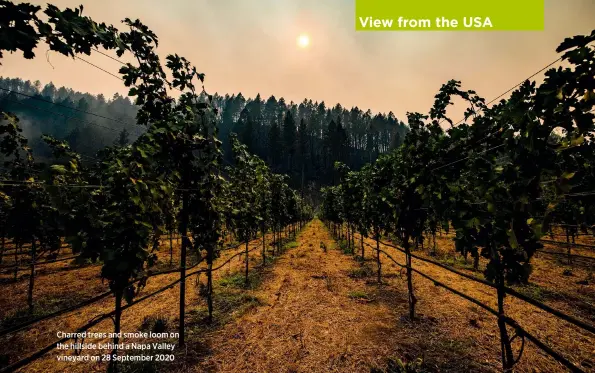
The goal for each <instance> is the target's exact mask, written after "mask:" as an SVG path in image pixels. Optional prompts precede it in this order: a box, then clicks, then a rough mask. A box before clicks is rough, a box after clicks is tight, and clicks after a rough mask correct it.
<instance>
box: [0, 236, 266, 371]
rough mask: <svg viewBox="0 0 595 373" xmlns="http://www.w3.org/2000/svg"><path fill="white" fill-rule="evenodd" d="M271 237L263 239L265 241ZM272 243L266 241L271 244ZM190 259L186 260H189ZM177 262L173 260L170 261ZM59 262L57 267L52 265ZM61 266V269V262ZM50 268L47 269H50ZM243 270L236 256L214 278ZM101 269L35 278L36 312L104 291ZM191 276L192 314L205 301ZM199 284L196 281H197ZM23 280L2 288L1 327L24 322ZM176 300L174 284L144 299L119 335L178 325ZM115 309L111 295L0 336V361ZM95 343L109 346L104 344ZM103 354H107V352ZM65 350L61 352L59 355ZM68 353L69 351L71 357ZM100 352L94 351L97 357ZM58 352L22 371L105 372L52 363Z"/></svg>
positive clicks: (256, 258) (256, 257)
mask: <svg viewBox="0 0 595 373" xmlns="http://www.w3.org/2000/svg"><path fill="white" fill-rule="evenodd" d="M269 240H270V236H269V235H268V236H267V242H269ZM269 244H270V242H269ZM261 245H262V241H261V240H260V239H258V240H255V241H252V242H251V243H250V248H252V247H261ZM243 250H244V246H243V245H242V246H241V247H240V248H238V249H237V250H229V251H226V252H224V253H223V254H222V256H221V257H220V258H218V259H217V260H216V261H215V263H214V265H215V266H216V265H217V263H223V262H225V261H226V259H227V258H229V257H230V256H232V255H234V254H236V253H238V252H240V251H243ZM178 253H179V244H176V245H175V246H174V258H175V256H176V254H178ZM260 255H261V254H260V250H255V251H253V252H251V253H250V257H251V263H250V266H251V267H254V266H255V265H257V264H258V265H260V263H261V260H260V258H261V256H260ZM160 258H162V259H161V263H158V266H157V268H158V269H159V268H165V267H168V266H169V243H168V242H163V245H162V251H161V255H160ZM189 261H190V260H189ZM174 263H175V261H174ZM57 264H59V263H56V265H57ZM60 264H61V265H64V264H62V263H60ZM53 265H54V264H51V265H48V266H53ZM243 266H244V256H243V255H241V256H239V257H236V258H234V259H233V260H232V261H231V262H230V263H229V264H228V265H226V266H225V267H224V268H222V269H221V270H220V271H217V272H215V273H214V275H213V278H214V279H215V280H217V279H219V278H220V277H222V276H225V275H226V274H228V273H229V272H230V271H236V270H238V269H239V268H243ZM99 269H100V266H97V265H95V266H88V267H85V268H77V269H73V270H70V271H63V272H60V271H56V272H53V273H50V274H47V275H39V276H37V279H36V288H35V294H34V299H35V300H36V306H37V311H36V312H37V313H38V314H44V313H49V312H52V311H55V310H57V309H62V308H64V307H65V306H68V305H71V304H76V303H78V302H80V301H82V300H84V299H88V298H90V297H92V296H94V295H97V294H99V293H101V292H104V291H106V290H108V286H107V284H106V283H102V281H101V279H100V277H99ZM178 277H179V275H178V274H176V273H174V274H170V275H161V276H158V277H155V278H152V279H149V281H148V283H147V286H146V287H145V288H144V289H143V290H142V291H141V293H140V294H139V296H143V295H145V294H149V293H151V292H153V291H155V290H157V289H159V288H161V287H163V286H164V285H166V284H168V283H171V282H173V281H175V280H176V279H177V278H178ZM197 278H198V277H195V278H190V279H188V280H187V285H186V302H187V309H189V310H191V309H192V307H193V306H194V305H198V304H203V303H204V300H203V299H202V297H201V296H200V294H199V289H200V282H203V283H204V282H205V281H206V278H205V275H202V276H201V277H200V280H198V281H197ZM199 281H200V282H199ZM27 283H28V282H27V281H26V278H23V279H22V280H21V281H19V282H17V283H7V284H4V285H3V287H2V292H3V296H2V297H0V310H1V315H3V316H2V317H3V319H4V321H3V324H4V326H8V325H9V324H11V323H19V322H20V321H21V320H22V319H20V320H19V319H15V318H14V317H13V315H25V314H26V312H25V311H24V310H25V309H26V288H27ZM178 301H179V286H177V285H176V286H174V287H173V288H172V289H170V290H167V291H165V292H163V293H161V294H159V295H157V296H155V297H153V298H151V299H150V300H147V301H145V302H143V303H141V304H139V305H137V306H135V307H133V308H131V309H130V310H129V311H124V313H123V316H122V331H123V332H132V331H137V330H139V329H140V328H141V326H142V325H143V321H144V319H145V318H146V317H147V316H154V315H159V316H160V317H162V318H166V319H167V320H168V323H169V325H177V323H178ZM113 308H114V301H113V299H112V298H111V297H109V298H107V299H104V300H103V301H100V302H98V303H95V304H93V305H91V306H88V307H84V308H82V309H80V310H78V311H75V312H72V313H70V314H67V315H64V316H61V317H58V318H56V319H52V320H47V321H43V322H40V323H38V324H36V325H35V326H33V327H32V328H30V329H28V330H27V331H24V332H20V333H17V334H14V335H9V336H6V337H4V338H0V343H2V344H3V345H4V346H10V348H9V349H2V351H1V352H0V359H1V358H2V355H4V359H6V358H8V359H10V362H14V361H16V360H18V359H20V358H23V357H25V356H27V355H28V354H30V353H32V352H34V351H36V350H38V349H40V348H42V347H45V346H46V345H49V344H51V343H53V342H54V341H55V340H57V339H58V338H57V336H56V333H57V332H58V331H64V332H73V331H75V330H76V329H77V328H78V327H80V326H82V325H84V324H86V323H87V322H89V321H90V320H92V319H93V318H94V317H96V316H98V315H102V314H104V313H108V312H110V311H112V310H113ZM90 331H91V332H111V331H113V324H112V323H111V322H110V321H109V320H106V321H103V322H101V323H100V324H98V325H97V326H95V327H93V328H91V329H90ZM95 342H108V341H107V340H104V341H100V340H95ZM105 352H107V351H105ZM63 353H64V352H63V351H62V352H60V354H63ZM70 353H71V352H68V354H70ZM100 353H103V352H102V351H97V354H100ZM56 355H58V352H57V351H56V350H54V351H52V352H51V353H48V354H47V355H46V356H45V357H44V358H41V359H39V360H37V361H36V362H34V363H32V364H30V365H28V366H26V367H25V368H23V369H21V370H20V371H21V372H89V371H92V372H95V371H97V372H102V371H105V364H103V363H101V364H99V363H74V364H73V363H66V362H58V361H56Z"/></svg>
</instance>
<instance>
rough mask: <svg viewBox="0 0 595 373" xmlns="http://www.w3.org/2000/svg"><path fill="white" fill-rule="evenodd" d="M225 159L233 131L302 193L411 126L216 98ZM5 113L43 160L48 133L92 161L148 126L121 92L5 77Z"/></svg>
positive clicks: (317, 105) (364, 114)
mask: <svg viewBox="0 0 595 373" xmlns="http://www.w3.org/2000/svg"><path fill="white" fill-rule="evenodd" d="M212 102H213V105H214V106H215V107H216V108H217V109H218V114H217V118H216V120H217V122H218V127H219V138H220V140H221V141H222V142H223V149H224V157H225V159H226V160H227V161H231V160H232V154H231V142H230V140H229V138H230V136H229V135H230V134H231V133H237V134H238V137H239V140H240V141H241V142H242V143H244V144H245V145H246V146H247V148H248V150H249V151H250V152H252V153H254V154H257V155H258V156H260V157H261V158H262V159H264V160H265V161H266V162H267V163H268V164H269V166H270V167H271V169H272V170H273V171H275V172H279V173H286V174H288V175H289V176H290V184H291V185H292V186H293V187H296V188H300V189H301V188H308V186H309V189H310V191H313V190H315V189H316V187H317V186H318V185H320V184H322V185H325V184H329V183H333V182H335V181H336V176H337V175H336V173H335V172H334V170H333V164H334V162H335V161H340V162H342V163H345V164H347V165H349V166H350V167H352V168H355V169H358V168H360V167H361V166H362V165H363V164H365V163H368V162H372V161H374V160H376V158H378V156H379V155H380V154H382V153H385V152H387V151H388V150H390V149H394V148H396V147H397V146H398V145H400V144H401V143H402V141H403V138H404V137H405V135H406V134H407V132H408V127H407V126H406V125H405V124H404V123H403V122H401V121H399V120H398V119H397V118H395V116H394V114H393V113H392V112H390V113H388V114H382V113H378V114H373V113H372V112H371V111H370V110H367V111H363V110H361V109H359V108H358V107H354V108H351V109H350V110H348V109H346V108H344V107H342V106H341V105H340V104H337V105H335V106H334V107H327V106H326V104H325V103H324V102H313V101H312V100H308V99H305V100H304V101H303V102H301V103H300V104H296V103H294V102H286V101H285V99H284V98H282V97H281V98H279V99H277V98H276V97H275V96H271V97H269V98H268V99H266V100H264V99H262V98H261V97H260V95H257V96H256V97H255V98H245V97H244V96H243V95H242V94H241V93H239V94H237V95H231V96H230V95H225V96H221V95H218V94H214V95H213V97H212ZM0 106H1V109H2V110H5V111H9V112H14V113H16V114H18V115H19V117H20V119H21V125H22V126H23V128H24V133H25V135H26V136H27V137H28V138H29V140H30V145H31V146H32V148H33V150H34V152H35V154H36V156H37V157H38V158H39V159H49V158H51V150H50V149H49V148H48V147H47V146H46V145H45V144H44V142H43V141H42V140H41V135H42V134H47V135H50V136H53V137H56V138H57V139H60V140H66V141H67V142H68V143H69V145H70V146H71V147H72V149H73V150H75V151H77V152H79V153H80V154H82V155H83V156H87V157H94V156H95V154H96V153H97V152H98V151H100V150H101V149H103V148H105V147H106V146H111V145H126V144H128V143H131V142H132V141H134V140H136V139H137V138H138V137H139V136H140V135H141V134H142V133H144V132H145V129H144V128H142V127H140V126H138V125H136V124H135V123H136V119H135V118H136V113H137V111H138V108H137V106H135V105H134V104H133V102H132V101H131V100H130V99H129V98H128V97H124V96H121V95H119V94H118V93H115V94H114V95H113V96H112V97H111V98H106V97H105V96H104V95H102V94H99V95H96V96H95V95H92V94H89V93H81V92H76V91H74V90H72V89H70V88H66V87H60V88H58V87H56V86H55V85H54V84H53V83H48V84H46V85H43V86H42V84H41V83H40V82H39V81H35V82H31V81H28V80H27V81H25V80H23V79H20V78H0Z"/></svg>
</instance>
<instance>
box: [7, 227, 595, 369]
mask: <svg viewBox="0 0 595 373" xmlns="http://www.w3.org/2000/svg"><path fill="white" fill-rule="evenodd" d="M366 241H367V242H368V243H370V244H371V243H372V240H366ZM267 242H268V240H267ZM437 242H438V246H439V250H438V255H437V256H436V257H435V258H437V259H439V260H443V261H446V262H449V263H452V264H455V265H456V266H458V267H460V268H463V269H466V270H469V271H470V272H471V269H469V265H465V263H464V262H463V261H462V260H461V259H460V258H458V257H456V256H455V254H454V251H453V247H452V241H451V238H449V237H447V236H443V237H438V240H437ZM358 243H359V242H358ZM259 244H260V241H257V242H255V243H253V245H256V246H258V245H259ZM426 245H427V243H426ZM251 247H253V246H252V245H251ZM285 248H286V250H285V252H284V253H283V254H282V255H281V256H280V257H278V258H274V259H272V260H271V261H270V263H271V264H272V265H268V266H267V267H265V268H263V269H262V268H261V269H255V267H257V266H260V263H261V260H260V250H256V251H255V252H254V253H252V255H251V260H250V266H251V268H252V269H251V272H250V273H251V275H250V276H251V277H250V284H249V286H245V285H244V284H243V276H242V273H243V272H242V268H243V263H244V262H243V258H242V257H239V258H236V259H234V260H233V261H232V263H230V264H229V265H226V266H225V268H223V269H222V270H221V271H218V272H217V273H216V274H215V275H214V280H215V297H214V302H215V322H214V323H212V324H208V323H206V322H205V318H206V309H205V302H204V299H203V297H202V295H201V294H200V288H201V285H200V284H201V283H203V284H204V281H205V278H204V277H205V276H202V277H201V278H200V279H199V281H195V280H194V279H192V280H191V281H188V284H187V318H186V323H187V335H188V338H187V345H186V348H185V349H180V348H176V350H175V353H176V361H175V363H173V364H166V365H165V364H164V365H160V366H155V365H152V366H147V367H134V368H139V369H141V370H137V371H143V372H150V371H152V370H151V369H158V371H159V372H168V373H178V372H180V373H181V372H251V373H252V372H254V373H261V372H262V373H264V372H296V373H297V372H302V373H306V372H370V370H371V369H373V368H385V367H386V366H387V359H388V358H390V359H391V361H395V359H401V360H403V361H405V362H407V361H409V362H412V361H416V359H418V358H423V365H422V369H423V370H421V371H424V372H482V373H483V372H498V371H499V370H500V357H499V354H500V350H499V335H498V330H497V325H496V319H495V318H494V317H493V316H492V315H490V314H488V313H487V312H485V311H483V310H481V309H479V308H478V307H476V306H474V305H472V304H471V303H469V302H468V301H466V300H464V299H462V298H460V297H458V296H456V295H454V294H452V293H450V292H448V291H447V290H445V289H441V288H437V287H435V286H434V285H433V284H432V283H430V282H429V281H427V280H424V279H422V278H421V277H419V276H415V275H414V287H415V291H416V295H417V298H418V300H419V303H418V306H417V313H418V319H417V320H414V321H411V320H409V318H408V317H407V316H406V315H407V309H408V308H407V287H406V283H405V281H404V278H401V276H400V275H399V273H400V271H399V270H400V268H398V267H397V266H396V265H394V264H393V263H392V262H390V261H389V260H388V259H387V258H385V257H382V258H383V259H382V272H383V284H382V285H377V284H376V283H375V279H376V266H375V262H374V261H373V260H370V258H371V254H372V252H371V250H370V249H369V248H368V247H366V259H367V260H365V261H359V262H358V261H356V260H354V259H355V258H354V257H353V256H351V255H346V254H344V253H343V250H342V249H341V247H340V246H339V245H338V244H337V243H336V242H335V241H334V240H332V239H331V237H330V236H329V234H328V232H327V231H326V229H325V228H324V226H323V225H322V223H321V222H320V221H317V220H315V221H313V222H311V223H309V225H308V226H307V227H306V228H305V230H304V231H303V232H302V233H301V234H300V235H299V236H298V238H297V240H296V242H295V243H289V244H286V245H285ZM382 248H383V249H384V250H386V251H388V252H390V253H391V255H393V257H394V258H395V259H397V260H398V261H399V262H404V255H402V254H400V253H398V252H396V251H395V250H394V249H391V248H388V247H382ZM242 249H243V248H240V249H239V250H242ZM176 250H177V249H176ZM176 252H177V251H176ZM237 252H238V251H234V252H227V253H225V254H224V256H223V257H222V258H220V259H218V262H219V263H222V262H223V261H225V259H226V258H228V257H229V256H230V255H233V254H235V253H237ZM356 252H357V253H358V254H359V252H360V251H359V250H358V249H356ZM164 253H167V254H168V251H167V249H166V251H165V252H164ZM417 253H418V254H421V255H426V254H425V253H422V252H417ZM577 253H578V251H577ZM164 255H165V254H164ZM174 257H175V256H174ZM166 259H167V260H166V261H167V262H168V261H169V255H167V256H166ZM470 262H471V260H470ZM166 264H167V263H165V265H166ZM414 266H415V267H416V268H418V269H419V270H421V271H422V272H424V273H427V274H428V275H430V276H432V277H434V278H436V279H437V280H439V281H442V282H445V283H447V284H449V285H452V286H453V287H455V288H456V289H458V290H461V291H464V292H465V293H467V294H469V295H471V296H473V297H475V298H477V299H479V300H481V301H483V302H484V303H487V304H489V305H491V306H492V307H495V304H496V296H495V292H494V291H493V290H492V289H490V288H487V287H485V286H483V285H481V284H478V283H475V282H472V281H469V280H465V279H463V278H460V277H459V276H457V275H455V274H452V273H450V272H448V271H445V270H444V269H441V268H438V267H435V266H432V265H430V264H425V263H422V262H419V261H416V260H414ZM483 266H485V261H484V260H482V261H481V262H480V267H483ZM568 268H569V267H568V266H566V265H561V264H560V263H559V262H557V261H555V260H551V259H545V258H544V255H543V256H542V255H540V256H539V257H537V258H535V260H534V273H533V275H532V278H531V281H532V286H530V287H526V288H524V289H523V291H525V292H526V293H528V294H530V295H531V296H534V297H536V298H537V299H539V300H541V301H543V302H545V303H548V304H550V305H552V306H553V307H555V308H558V309H560V310H562V311H564V312H568V313H571V314H573V315H576V316H577V317H582V318H583V319H588V320H590V321H593V317H594V316H593V315H594V314H595V312H593V309H592V308H589V307H592V304H593V302H594V301H595V300H594V299H593V297H594V293H595V292H593V282H591V283H589V284H588V285H580V284H577V282H579V281H580V280H581V279H582V277H586V276H587V272H586V271H584V269H581V268H578V267H576V268H572V269H571V271H565V269H568ZM97 275H98V267H87V268H81V269H76V270H69V271H63V272H60V271H56V273H53V274H48V275H47V276H46V275H41V276H40V278H42V277H43V276H46V277H44V278H43V280H40V281H39V282H38V283H39V288H38V290H37V291H38V292H37V291H36V298H37V299H40V300H45V299H54V300H58V301H57V303H61V302H62V303H63V302H67V301H68V300H69V299H77V300H78V299H79V298H85V297H89V296H91V295H93V294H96V293H98V292H100V291H102V290H104V289H105V288H106V286H105V284H101V281H100V280H99V278H98V277H97ZM478 276H480V275H479V274H478ZM176 278H177V275H176V274H173V275H169V276H162V277H159V280H158V281H149V284H148V286H147V288H146V289H145V290H143V294H146V293H149V292H151V291H153V290H155V289H157V288H160V287H162V286H163V285H164V284H166V283H168V282H171V281H173V280H175V279H176ZM81 284H84V286H81ZM25 287H26V281H21V282H19V283H16V284H10V285H5V286H4V288H3V291H4V290H5V289H8V293H4V294H9V297H7V298H10V299H5V298H0V309H2V312H4V315H7V314H8V313H10V312H13V313H14V312H15V311H16V310H19V309H22V308H23V307H24V305H25V304H26V302H25V294H26V292H25ZM178 294H179V289H178V288H177V287H174V288H173V289H171V290H168V291H166V292H164V293H162V294H160V295H158V296H156V297H154V298H152V299H151V300H148V301H146V302H145V303H142V304H140V305H138V306H136V307H134V308H132V309H131V310H130V311H125V312H124V315H123V325H122V329H123V331H135V330H139V329H140V328H146V327H147V325H149V324H151V322H153V321H151V322H149V321H150V320H149V319H147V318H148V317H150V316H153V317H155V316H158V318H159V320H162V322H163V323H164V324H167V325H168V326H169V328H175V327H176V325H177V322H178V320H177V312H178V309H177V305H178V303H177V302H178ZM52 297H53V298H52ZM582 302H586V303H585V304H586V306H584V307H582V308H581V307H580V306H578V305H580V304H583V303H582ZM506 303H507V307H506V312H507V315H509V316H511V317H513V318H514V319H516V320H517V321H518V322H519V323H520V324H521V326H523V327H525V328H526V329H527V330H528V331H530V332H532V333H533V334H535V335H537V336H539V338H540V339H542V340H544V341H546V342H547V343H548V344H549V345H550V346H553V347H555V349H556V350H558V351H560V352H562V353H563V354H564V355H565V356H567V357H569V358H570V359H571V361H573V362H574V363H576V364H577V365H579V366H581V364H582V368H583V369H584V370H586V371H588V372H592V371H594V368H593V367H594V363H595V362H594V360H595V359H594V358H593V356H594V354H595V348H594V347H593V346H594V345H595V340H594V338H593V336H592V335H588V334H587V333H581V332H580V331H578V330H577V328H575V327H573V326H572V325H570V324H568V323H566V322H564V321H561V320H558V319H557V318H555V317H553V316H551V315H549V314H547V313H545V312H543V311H540V310H538V309H536V308H535V307H533V306H530V305H528V304H526V303H524V302H522V301H518V300H515V299H512V298H507V300H506ZM589 304H590V305H589ZM3 307H5V309H3ZM44 307H49V306H48V305H45V306H44ZM112 309H113V300H111V299H108V300H106V301H105V302H101V303H99V304H96V305H94V306H92V307H87V308H85V309H83V310H81V311H79V312H76V313H72V314H70V315H66V316H64V317H61V318H59V319H57V320H54V321H51V322H43V323H40V324H38V325H36V326H35V327H34V328H32V329H30V330H29V331H28V332H27V333H21V334H18V335H16V336H12V337H8V338H4V339H3V340H2V341H0V342H1V343H2V344H3V345H4V346H10V349H9V351H8V353H9V355H10V356H11V357H12V358H13V359H14V358H15V357H22V356H24V355H26V354H27V353H30V352H32V351H34V350H36V349H38V348H39V347H42V346H44V345H45V344H48V343H51V342H53V340H55V339H56V336H55V332H56V331H58V330H64V331H72V330H74V329H75V328H76V327H78V326H80V325H82V324H84V323H86V322H87V321H88V320H90V319H92V318H93V317H94V316H96V315H99V314H102V313H105V312H108V311H111V310H112ZM6 310H8V311H6ZM148 320H149V321H148ZM111 328H112V325H111V323H110V322H107V321H106V322H103V323H101V324H100V325H99V326H97V327H95V328H93V330H92V331H110V330H111ZM515 347H516V348H518V345H515ZM55 356H56V352H55V351H54V352H52V353H50V354H48V355H47V356H46V357H45V358H43V359H41V360H39V361H37V362H35V363H33V364H31V365H29V366H27V367H26V368H24V369H22V370H21V371H22V372H35V373H37V372H62V371H64V372H100V371H105V364H98V363H86V364H82V363H76V364H72V363H59V362H57V361H56V360H55ZM125 368H126V372H132V371H133V370H132V368H133V366H131V365H126V366H125ZM142 369H145V370H142ZM517 371H518V372H521V373H524V372H527V373H538V372H548V373H549V372H552V373H556V372H565V370H564V369H563V368H562V367H561V366H560V365H559V364H557V363H556V362H555V361H554V360H553V359H551V358H549V357H547V356H546V355H545V354H543V353H542V352H541V351H540V350H538V349H537V348H536V347H535V346H533V345H532V344H531V343H530V342H527V345H526V346H525V352H524V354H523V357H522V359H521V362H520V363H519V365H518V366H517Z"/></svg>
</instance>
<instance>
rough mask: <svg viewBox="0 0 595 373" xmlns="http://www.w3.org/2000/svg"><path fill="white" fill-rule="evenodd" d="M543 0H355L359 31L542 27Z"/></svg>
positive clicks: (533, 28)
mask: <svg viewBox="0 0 595 373" xmlns="http://www.w3.org/2000/svg"><path fill="white" fill-rule="evenodd" d="M543 24H544V0H355V29H356V30H358V31H390V30H397V31H398V30H411V31H424V30H427V31H436V30H440V31H497V30H519V31H525V30H543Z"/></svg>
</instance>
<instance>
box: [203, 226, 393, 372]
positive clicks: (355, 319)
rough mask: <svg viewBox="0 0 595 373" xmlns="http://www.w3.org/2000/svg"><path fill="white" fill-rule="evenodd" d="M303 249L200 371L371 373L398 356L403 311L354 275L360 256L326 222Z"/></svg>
mask: <svg viewBox="0 0 595 373" xmlns="http://www.w3.org/2000/svg"><path fill="white" fill-rule="evenodd" d="M297 243H298V246H297V247H296V248H294V249H291V250H289V251H287V252H286V253H285V254H284V255H283V257H281V258H280V259H279V260H278V262H277V263H276V264H275V266H274V268H273V269H272V274H271V276H268V279H267V280H266V281H265V282H264V283H263V284H262V285H261V286H260V287H259V289H258V290H255V291H254V295H256V296H257V297H258V298H259V299H260V300H261V302H262V303H263V305H262V306H260V307H256V308H255V309H254V310H253V311H251V312H249V313H247V314H245V315H243V316H242V317H239V318H237V319H235V320H234V321H233V322H232V323H230V324H228V325H226V326H225V327H224V328H223V329H222V330H220V331H219V332H218V333H215V335H213V336H212V338H210V341H209V344H210V348H211V353H210V354H209V355H208V356H207V357H206V360H205V361H204V362H203V363H202V364H200V365H199V366H197V367H195V371H196V372H204V371H211V372H369V371H370V368H371V367H372V366H377V365H381V364H382V363H383V362H384V360H385V358H386V357H387V356H390V355H391V354H392V353H393V349H394V346H395V344H396V342H397V341H396V338H398V333H396V330H395V329H396V328H397V327H398V325H397V323H396V322H395V319H396V315H395V310H394V308H393V307H392V306H391V305H390V304H388V303H384V302H381V301H372V302H370V301H369V299H368V298H369V297H370V296H369V294H368V293H367V291H369V290H368V289H367V286H366V283H365V281H363V280H355V279H352V278H350V277H349V274H350V272H351V271H353V270H354V269H356V268H358V267H359V265H358V264H357V263H356V262H355V261H354V260H353V257H350V256H348V255H345V254H343V253H342V252H340V251H339V250H338V249H337V248H336V244H335V242H334V241H333V240H332V239H331V237H330V235H329V234H328V232H327V231H326V229H325V228H324V226H323V225H322V223H321V222H320V221H318V220H315V221H313V222H311V223H309V225H308V226H307V227H306V228H305V229H304V230H303V231H302V233H301V234H300V235H299V236H298V238H297ZM321 243H323V244H324V245H326V247H327V251H326V252H324V251H323V249H322V248H321ZM392 298H393V299H394V300H396V301H399V300H401V301H404V299H405V298H403V297H402V295H399V294H393V295H392Z"/></svg>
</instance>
